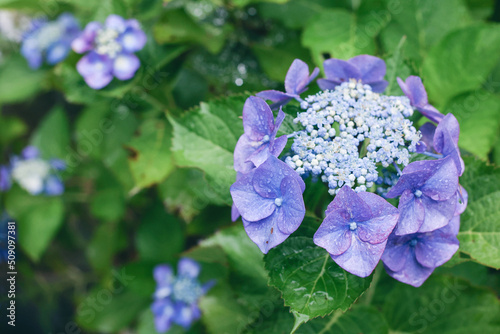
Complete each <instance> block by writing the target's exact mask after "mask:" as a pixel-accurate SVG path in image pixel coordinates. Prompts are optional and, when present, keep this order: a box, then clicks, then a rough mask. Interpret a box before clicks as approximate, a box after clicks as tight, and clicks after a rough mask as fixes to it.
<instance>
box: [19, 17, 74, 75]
mask: <svg viewBox="0 0 500 334" xmlns="http://www.w3.org/2000/svg"><path fill="white" fill-rule="evenodd" d="M79 33H80V26H79V24H78V21H77V20H76V19H75V18H74V17H73V15H71V14H69V13H64V14H61V15H60V16H59V17H58V18H57V19H56V20H55V21H50V22H49V21H47V20H46V19H35V20H33V21H32V23H31V29H30V30H29V31H28V32H27V33H26V34H25V35H24V37H23V40H22V45H21V54H22V55H23V57H24V58H26V60H27V61H28V64H29V66H30V67H31V68H33V69H37V68H39V67H40V66H42V63H43V60H44V59H45V61H46V62H47V63H48V64H50V65H54V64H57V63H59V62H61V61H63V60H64V59H66V57H67V56H68V54H69V51H70V50H71V42H73V40H74V39H75V38H76V37H77V36H78V34H79Z"/></svg>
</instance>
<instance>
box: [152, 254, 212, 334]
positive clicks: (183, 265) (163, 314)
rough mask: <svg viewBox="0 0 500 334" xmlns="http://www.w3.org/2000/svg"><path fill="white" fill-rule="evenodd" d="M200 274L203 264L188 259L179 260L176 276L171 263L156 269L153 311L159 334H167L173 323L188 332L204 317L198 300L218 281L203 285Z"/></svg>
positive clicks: (154, 274)
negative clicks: (192, 325) (193, 324)
mask: <svg viewBox="0 0 500 334" xmlns="http://www.w3.org/2000/svg"><path fill="white" fill-rule="evenodd" d="M200 272H201V266H200V264H199V263H198V262H196V261H194V260H192V259H189V258H183V259H181V260H180V261H179V263H178V264H177V275H175V274H174V270H173V268H172V267H171V266H170V265H168V264H162V265H158V266H156V267H155V269H154V272H153V276H154V279H155V280H156V291H155V293H154V295H153V297H154V302H153V304H152V305H151V310H152V312H153V315H154V322H155V328H156V331H157V332H158V333H165V332H167V331H168V330H169V329H170V328H171V327H172V325H174V324H177V325H180V326H182V327H184V328H186V329H188V328H189V327H190V326H191V324H192V323H193V322H195V321H197V320H198V319H199V318H200V317H201V310H200V309H199V307H198V301H199V299H200V298H201V297H202V296H203V295H205V294H206V293H207V292H208V290H210V288H212V286H213V285H214V284H215V282H214V281H209V282H207V283H204V284H202V283H201V282H200V281H199V278H198V276H199V275H200Z"/></svg>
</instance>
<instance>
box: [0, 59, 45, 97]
mask: <svg viewBox="0 0 500 334" xmlns="http://www.w3.org/2000/svg"><path fill="white" fill-rule="evenodd" d="M0 73H2V75H0V105H1V104H4V103H14V102H20V101H23V100H26V99H28V98H30V97H32V96H33V95H35V94H36V93H38V91H39V90H40V89H41V88H42V87H43V81H44V79H45V72H44V71H43V70H38V71H34V70H32V69H31V68H29V67H28V63H27V62H26V60H25V59H24V58H22V57H21V56H20V55H15V56H11V57H9V58H7V59H5V60H4V61H3V62H1V63H0Z"/></svg>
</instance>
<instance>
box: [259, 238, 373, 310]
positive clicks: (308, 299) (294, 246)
mask: <svg viewBox="0 0 500 334" xmlns="http://www.w3.org/2000/svg"><path fill="white" fill-rule="evenodd" d="M264 259H265V263H266V269H267V270H268V272H269V277H270V280H269V283H270V284H271V285H273V286H275V287H276V288H278V290H280V291H281V293H282V294H283V299H284V300H285V305H286V306H290V308H291V310H292V311H295V312H298V313H300V314H303V315H306V316H309V317H310V318H314V317H318V316H325V315H327V314H330V313H331V312H333V311H334V310H337V309H341V310H344V311H345V310H347V309H348V308H349V307H350V306H351V305H352V303H354V302H355V301H356V299H357V298H358V297H359V296H360V295H361V294H362V293H363V292H364V291H365V290H366V289H367V288H368V286H369V285H370V282H371V277H368V278H360V277H357V276H355V275H352V274H349V273H347V272H346V271H344V270H343V269H342V268H340V267H339V266H338V265H337V264H336V263H335V262H333V260H332V259H331V258H330V254H328V252H327V251H325V250H324V249H323V248H320V247H317V246H316V245H314V243H313V241H312V239H311V238H306V237H291V238H288V239H287V240H286V241H285V242H284V243H283V244H281V245H279V246H278V247H276V248H274V249H271V250H270V251H269V253H268V254H267V255H266V256H265V258H264Z"/></svg>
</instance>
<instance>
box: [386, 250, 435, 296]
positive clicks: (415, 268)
mask: <svg viewBox="0 0 500 334" xmlns="http://www.w3.org/2000/svg"><path fill="white" fill-rule="evenodd" d="M404 255H405V256H406V260H405V264H404V267H403V269H401V270H399V271H392V270H390V268H388V267H387V266H385V269H386V271H387V274H389V276H391V277H392V278H394V279H396V280H398V281H400V282H403V283H406V284H409V285H412V286H414V287H416V288H418V287H419V286H421V285H422V284H423V283H424V282H425V280H427V278H429V276H430V275H431V274H432V272H433V271H434V268H427V267H424V266H422V265H421V264H420V263H418V262H417V260H416V259H415V254H414V252H413V251H412V250H410V251H409V252H406V253H404ZM384 264H385V263H384Z"/></svg>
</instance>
